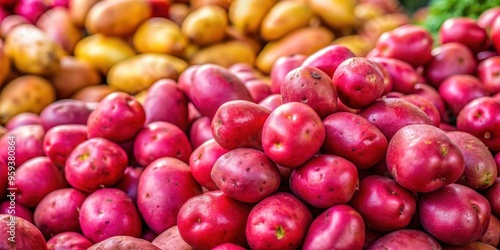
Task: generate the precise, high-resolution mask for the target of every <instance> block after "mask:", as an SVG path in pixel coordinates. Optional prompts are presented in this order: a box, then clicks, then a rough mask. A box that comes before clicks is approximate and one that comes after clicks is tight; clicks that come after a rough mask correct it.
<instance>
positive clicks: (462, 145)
mask: <svg viewBox="0 0 500 250" xmlns="http://www.w3.org/2000/svg"><path fill="white" fill-rule="evenodd" d="M446 135H447V136H448V137H449V138H450V140H451V141H452V142H453V143H455V145H457V146H458V148H459V149H460V152H462V155H463V157H464V162H465V170H464V174H463V175H462V177H460V179H458V180H457V181H456V183H458V184H462V185H464V186H467V187H470V188H472V189H474V190H481V189H485V188H488V187H489V186H491V185H493V183H494V182H495V179H496V178H497V176H498V171H497V165H496V163H495V159H494V158H493V155H491V153H490V151H489V150H488V148H487V147H486V145H484V143H482V142H481V141H480V140H479V139H477V138H476V137H475V136H473V135H471V134H469V133H466V132H462V131H452V132H447V133H446Z"/></svg>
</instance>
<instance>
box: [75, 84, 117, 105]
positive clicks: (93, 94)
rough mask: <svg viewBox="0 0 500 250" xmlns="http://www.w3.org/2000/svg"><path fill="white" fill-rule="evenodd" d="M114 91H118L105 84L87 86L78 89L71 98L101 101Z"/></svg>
mask: <svg viewBox="0 0 500 250" xmlns="http://www.w3.org/2000/svg"><path fill="white" fill-rule="evenodd" d="M114 91H116V89H114V88H112V87H110V86H108V85H104V84H101V85H94V86H87V87H85V88H83V89H80V90H78V91H77V92H76V93H75V94H74V95H73V96H71V99H75V100H80V101H84V102H99V101H101V100H102V98H104V97H105V96H107V95H109V94H111V93H113V92H114Z"/></svg>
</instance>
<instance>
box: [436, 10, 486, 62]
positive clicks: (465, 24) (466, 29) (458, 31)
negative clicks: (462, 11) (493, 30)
mask: <svg viewBox="0 0 500 250" xmlns="http://www.w3.org/2000/svg"><path fill="white" fill-rule="evenodd" d="M438 36H439V43H440V44H445V43H452V42H456V43H461V44H463V45H465V46H467V47H468V48H469V49H470V50H471V51H472V52H473V53H478V52H481V51H484V50H487V49H488V47H489V46H490V40H489V38H488V34H487V32H486V30H485V29H484V28H482V27H480V26H479V25H478V24H477V22H476V20H474V19H472V18H468V17H454V18H448V19H447V20H446V21H445V22H444V23H443V24H442V25H441V28H440V29H439V34H438Z"/></svg>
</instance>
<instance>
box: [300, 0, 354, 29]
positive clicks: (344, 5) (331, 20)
mask: <svg viewBox="0 0 500 250" xmlns="http://www.w3.org/2000/svg"><path fill="white" fill-rule="evenodd" d="M357 2H358V1H357V0H307V4H308V5H309V7H310V8H311V10H312V11H313V12H314V13H315V14H316V15H318V16H319V17H320V18H321V20H323V22H325V23H326V24H327V26H329V27H331V28H336V29H346V28H349V27H353V26H355V25H357V24H358V23H359V20H358V19H357V18H356V15H355V14H354V9H355V7H356V3H357Z"/></svg>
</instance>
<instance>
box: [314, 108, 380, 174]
mask: <svg viewBox="0 0 500 250" xmlns="http://www.w3.org/2000/svg"><path fill="white" fill-rule="evenodd" d="M323 126H324V127H325V133H326V135H325V141H324V142H323V146H322V148H321V150H322V152H323V153H326V154H333V155H338V156H340V157H344V158H345V159H347V160H349V161H350V162H352V163H354V165H356V167H357V168H359V169H367V168H369V167H371V166H373V165H375V163H377V162H379V161H381V160H382V159H383V158H384V156H385V152H386V151H387V145H388V142H387V139H386V138H385V136H384V134H382V132H380V130H379V129H378V128H377V127H375V125H373V124H371V123H370V122H369V121H368V120H366V119H365V118H363V117H361V116H359V115H356V114H352V113H348V112H337V113H334V114H331V115H329V116H327V117H326V118H325V119H323Z"/></svg>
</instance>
